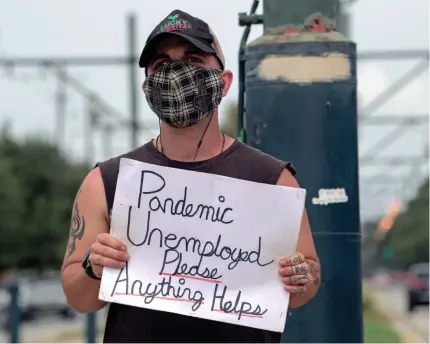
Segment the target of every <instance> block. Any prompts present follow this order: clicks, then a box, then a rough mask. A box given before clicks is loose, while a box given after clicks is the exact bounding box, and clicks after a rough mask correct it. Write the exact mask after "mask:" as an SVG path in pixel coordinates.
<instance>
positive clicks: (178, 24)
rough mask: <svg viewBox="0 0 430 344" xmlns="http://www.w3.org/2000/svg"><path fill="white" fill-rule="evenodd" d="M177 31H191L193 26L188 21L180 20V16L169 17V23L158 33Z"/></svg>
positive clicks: (161, 27) (159, 29) (162, 26)
mask: <svg viewBox="0 0 430 344" xmlns="http://www.w3.org/2000/svg"><path fill="white" fill-rule="evenodd" d="M176 30H191V24H190V23H189V22H188V21H187V20H185V19H181V18H179V14H175V15H172V16H168V17H167V21H166V22H165V23H163V24H161V26H160V27H159V28H158V32H169V31H176Z"/></svg>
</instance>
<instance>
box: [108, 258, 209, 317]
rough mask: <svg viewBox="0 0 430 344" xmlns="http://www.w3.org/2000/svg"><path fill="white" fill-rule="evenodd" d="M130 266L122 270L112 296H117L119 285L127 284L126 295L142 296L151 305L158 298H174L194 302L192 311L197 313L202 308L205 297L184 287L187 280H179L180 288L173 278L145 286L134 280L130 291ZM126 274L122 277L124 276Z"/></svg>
mask: <svg viewBox="0 0 430 344" xmlns="http://www.w3.org/2000/svg"><path fill="white" fill-rule="evenodd" d="M127 266H128V265H126V267H125V268H123V269H121V270H120V272H119V274H118V277H117V279H116V281H115V284H114V287H113V289H112V293H111V296H113V295H114V294H116V290H117V287H118V284H119V283H126V291H125V293H124V294H125V295H141V296H143V297H144V302H145V303H146V304H150V303H151V302H153V301H154V299H156V298H167V297H174V298H175V299H178V300H181V301H192V302H193V306H192V308H191V309H192V310H193V311H196V310H198V309H199V308H200V306H201V305H202V303H203V301H204V299H205V298H204V296H203V293H202V292H201V291H198V290H196V291H194V292H192V291H191V289H190V288H187V287H185V288H184V287H182V286H183V285H184V284H185V279H184V278H180V279H179V286H178V285H177V286H174V285H172V277H163V280H162V281H161V282H159V283H147V284H144V283H143V282H142V281H141V280H138V279H136V280H134V281H133V283H132V284H131V288H130V289H129V275H128V268H127ZM123 272H124V274H125V276H124V277H122V274H123Z"/></svg>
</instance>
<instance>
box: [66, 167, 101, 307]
mask: <svg viewBox="0 0 430 344" xmlns="http://www.w3.org/2000/svg"><path fill="white" fill-rule="evenodd" d="M101 233H109V221H108V216H107V206H106V198H105V193H104V185H103V181H102V178H101V174H100V170H99V169H98V168H96V169H94V170H92V171H91V172H90V173H89V174H88V175H87V177H86V178H85V180H84V181H83V183H82V185H81V188H80V189H79V191H78V193H77V195H76V198H75V202H74V204H73V210H72V220H71V224H70V235H69V241H68V245H67V249H66V254H65V257H64V262H63V266H62V273H61V279H62V284H63V289H64V293H65V294H66V298H67V302H68V304H69V305H70V307H72V308H73V309H74V310H75V311H77V312H80V313H90V312H95V311H98V310H99V309H101V308H103V307H104V306H105V305H106V303H105V302H103V301H100V300H99V299H98V294H99V288H100V281H98V280H95V279H92V278H90V277H88V276H87V275H86V273H85V272H84V270H83V268H82V260H83V259H84V256H85V254H86V252H87V251H88V249H89V247H90V246H91V244H92V243H94V242H95V241H96V238H97V236H98V235H99V234H101Z"/></svg>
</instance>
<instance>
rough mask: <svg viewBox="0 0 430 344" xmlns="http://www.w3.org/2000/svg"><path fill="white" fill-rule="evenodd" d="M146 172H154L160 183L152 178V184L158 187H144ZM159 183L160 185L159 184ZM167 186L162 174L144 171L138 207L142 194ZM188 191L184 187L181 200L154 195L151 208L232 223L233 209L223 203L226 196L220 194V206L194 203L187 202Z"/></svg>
mask: <svg viewBox="0 0 430 344" xmlns="http://www.w3.org/2000/svg"><path fill="white" fill-rule="evenodd" d="M146 174H152V175H153V176H154V177H156V179H157V180H158V183H154V181H153V179H154V178H151V186H152V185H154V184H156V185H157V187H156V188H154V189H151V190H146V189H145V187H144V184H145V180H146V179H147V178H145V176H146ZM158 185H159V186H158ZM165 186H166V180H165V179H164V178H163V176H162V175H160V174H158V173H155V172H153V171H142V174H141V178H140V188H139V198H138V201H137V207H138V208H140V205H141V202H142V195H148V194H155V193H158V192H160V191H161V190H163V189H164V188H165ZM187 192H188V188H187V187H185V188H184V195H183V197H182V198H181V199H179V200H173V199H172V198H170V197H167V198H166V199H164V201H163V200H160V198H159V197H157V196H154V197H152V198H151V199H150V200H149V203H148V204H149V209H151V210H152V211H162V212H163V213H169V214H171V215H180V216H182V217H198V218H200V219H204V220H208V221H212V222H221V223H223V224H230V223H232V222H233V220H232V219H227V217H228V213H230V212H231V211H233V209H232V208H230V207H223V205H222V203H224V202H225V197H224V196H222V195H220V196H219V197H218V201H219V202H220V203H221V205H220V206H217V207H215V206H212V205H205V204H193V203H187Z"/></svg>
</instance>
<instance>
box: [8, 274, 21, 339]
mask: <svg viewBox="0 0 430 344" xmlns="http://www.w3.org/2000/svg"><path fill="white" fill-rule="evenodd" d="M8 291H9V296H10V303H9V307H10V308H9V319H8V328H9V335H10V342H11V343H19V339H20V338H19V325H20V320H21V319H20V310H19V288H18V284H17V283H16V282H12V283H11V284H10V285H9V286H8Z"/></svg>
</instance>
